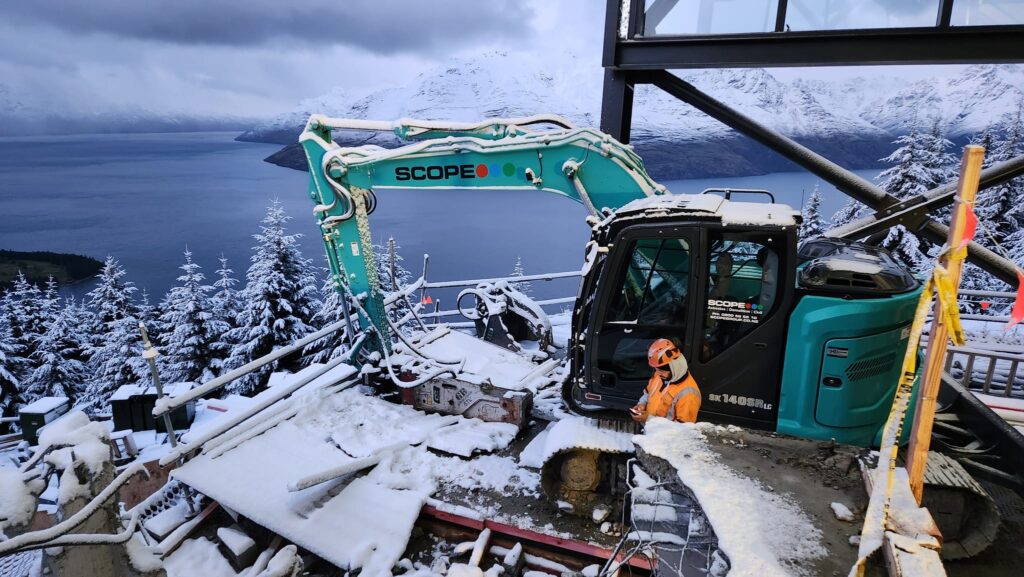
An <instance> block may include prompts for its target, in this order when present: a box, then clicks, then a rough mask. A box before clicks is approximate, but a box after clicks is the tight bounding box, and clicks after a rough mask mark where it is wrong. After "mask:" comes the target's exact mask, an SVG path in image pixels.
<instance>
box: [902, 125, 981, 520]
mask: <svg viewBox="0 0 1024 577" xmlns="http://www.w3.org/2000/svg"><path fill="white" fill-rule="evenodd" d="M984 157H985V149H984V148H983V147H981V146H976V145H969V146H967V147H965V148H964V155H963V159H962V160H961V162H960V181H959V183H958V184H957V198H956V203H955V204H954V205H953V218H952V221H951V222H950V226H949V236H948V237H947V239H946V246H947V247H950V250H947V251H946V252H945V254H943V255H942V256H941V257H940V258H939V263H938V264H939V265H941V266H943V267H945V268H946V269H947V270H948V271H949V276H950V280H951V281H952V285H953V294H952V295H941V294H939V293H938V291H936V296H935V309H934V313H933V317H932V328H931V332H930V333H929V336H928V352H927V353H926V354H925V360H924V366H923V368H922V373H923V375H922V379H923V380H922V382H921V385H920V386H921V389H920V391H919V392H918V395H917V406H916V407H915V409H914V422H913V428H912V429H911V432H910V446H909V447H908V448H907V472H908V473H909V476H910V488H911V490H912V491H913V492H914V497H915V498H916V499H917V503H918V504H920V503H921V491H922V488H923V485H924V471H925V467H926V466H927V464H928V447H929V445H930V444H931V438H932V424H933V422H934V420H935V401H936V397H937V396H938V394H939V384H940V383H941V379H942V369H943V366H944V364H943V363H944V362H945V358H946V347H947V344H948V340H949V326H948V325H947V324H946V323H945V322H944V321H943V315H942V309H941V303H940V298H943V297H945V298H953V299H954V300H955V299H956V293H957V290H958V289H959V287H960V271H961V270H962V268H963V263H964V260H963V251H958V250H956V249H957V244H958V243H959V242H960V237H962V236H963V232H964V227H965V226H966V221H965V219H966V214H965V212H966V210H967V208H968V206H973V205H974V199H975V197H977V195H978V180H979V178H980V175H981V162H982V159H984Z"/></svg>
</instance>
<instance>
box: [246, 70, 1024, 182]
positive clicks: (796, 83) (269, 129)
mask: <svg viewBox="0 0 1024 577" xmlns="http://www.w3.org/2000/svg"><path fill="white" fill-rule="evenodd" d="M680 76H682V77H683V78H684V79H685V80H687V81H689V82H691V83H693V84H694V85H696V86H697V87H698V88H700V89H701V90H703V91H705V92H707V93H709V94H711V95H712V96H715V97H716V98H719V99H721V100H722V101H724V102H727V103H729V104H731V105H732V106H734V107H736V108H737V109H739V110H741V111H742V112H744V113H745V114H747V115H749V116H751V117H753V118H754V119H756V120H758V121H760V122H762V123H765V124H767V125H769V126H772V127H774V128H776V129H778V130H780V131H781V132H783V133H784V134H787V135H789V136H791V137H793V138H795V139H797V140H799V141H801V142H803V143H805V144H807V145H809V146H811V147H812V148H814V149H815V150H817V151H819V152H821V153H823V154H825V155H826V156H828V157H829V158H832V159H833V160H835V161H837V162H839V163H841V164H844V165H846V166H849V167H852V168H868V167H873V166H877V165H878V159H879V158H881V157H883V156H885V155H887V154H888V153H889V152H891V148H892V144H891V143H892V140H893V139H894V138H895V137H896V136H898V135H899V134H903V133H906V132H907V131H908V130H909V129H910V128H911V127H914V126H916V127H918V128H921V129H930V128H931V125H932V123H933V122H934V121H935V119H938V120H939V122H940V124H941V126H943V127H944V129H945V131H946V135H947V137H949V138H951V139H954V140H960V141H962V140H964V139H966V138H968V137H970V136H972V135H974V134H976V133H978V132H980V131H982V130H984V129H985V128H986V127H987V126H989V125H991V124H996V123H998V122H999V120H1000V118H1001V117H1002V116H1003V115H1004V114H1006V113H1009V112H1011V111H1013V110H1016V107H1017V106H1018V103H1019V102H1022V101H1024V90H1022V87H1024V68H1021V67H1015V66H1009V65H1000V66H992V65H984V66H974V67H970V68H967V69H965V70H964V72H963V74H961V75H958V76H950V77H936V78H933V79H928V80H919V81H914V82H912V81H908V80H905V79H902V78H899V77H895V76H872V77H866V78H851V79H847V80H842V81H835V82H829V81H824V80H807V79H794V80H780V79H779V78H778V77H777V76H776V75H774V74H772V73H771V72H769V71H767V70H761V69H728V70H721V69H717V70H703V71H687V72H684V73H681V74H680ZM601 79H602V72H601V68H600V66H599V65H598V64H597V63H596V62H589V61H584V60H582V59H580V58H578V57H573V56H559V57H557V58H554V57H553V58H551V59H550V61H544V60H541V59H539V57H536V56H528V55H523V54H510V53H505V52H492V53H488V54H484V55H481V56H479V57H474V58H460V59H454V60H452V61H450V62H449V63H447V64H446V65H444V66H439V67H436V68H434V69H432V70H429V71H426V72H424V73H422V74H420V75H419V76H417V77H416V78H415V79H413V80H412V81H411V82H409V83H408V84H407V85H405V86H401V87H398V88H387V89H382V90H377V91H375V92H372V93H369V94H363V95H353V94H352V93H351V92H350V91H347V90H344V89H335V90H334V91H332V92H330V93H328V94H325V95H323V96H320V97H317V98H314V99H310V100H307V101H304V102H302V103H300V105H299V106H298V107H296V108H295V109H293V110H292V111H290V112H287V113H285V114H282V115H280V116H278V117H276V118H274V119H272V120H270V121H268V122H266V123H263V124H259V125H257V126H255V127H253V128H252V129H250V130H248V131H246V132H245V133H243V134H242V135H241V136H239V139H240V140H249V141H261V142H275V143H279V144H291V143H294V142H295V139H296V137H297V136H298V134H299V132H300V131H301V129H302V126H303V125H304V124H305V121H306V119H308V117H309V115H310V114H311V113H326V114H330V115H333V116H342V117H350V118H363V119H376V120H394V119H398V118H403V117H407V118H421V119H435V120H453V121H472V120H479V119H482V118H487V117H498V116H505V117H510V116H523V115H529V114H536V113H543V112H553V113H557V114H561V115H563V116H565V117H567V118H569V119H570V120H572V121H574V122H576V123H578V124H580V125H589V126H596V125H597V124H598V121H599V113H600V102H601ZM342 138H344V137H342ZM632 138H633V143H634V144H635V145H636V147H637V149H638V151H639V152H640V153H641V154H642V155H643V156H644V158H645V160H646V161H647V164H648V167H649V168H650V169H651V170H652V172H657V173H658V175H659V176H660V177H661V178H671V177H682V176H705V175H706V176H712V175H722V174H744V173H747V174H750V173H757V172H765V171H774V170H787V169H792V167H793V165H791V164H789V163H788V162H787V161H785V160H783V159H781V158H779V157H778V156H777V155H774V154H772V153H770V152H768V151H767V150H765V149H764V148H763V147H760V146H759V145H757V144H755V143H753V142H751V141H749V140H748V139H746V138H744V137H742V136H740V135H738V134H736V133H735V132H733V131H732V130H731V129H729V128H728V127H726V126H724V125H722V124H721V123H719V122H717V121H715V120H714V119H712V118H710V117H708V116H706V115H704V114H703V113H701V112H699V111H697V110H695V109H693V108H691V107H689V106H688V105H686V104H684V103H682V102H680V101H678V100H676V99H675V98H673V97H672V96H669V95H668V94H666V93H664V92H662V91H660V90H658V89H656V88H653V87H651V86H638V87H637V92H636V100H635V105H634V112H633V133H632ZM365 139H366V135H364V134H361V135H353V138H352V141H353V142H355V141H365ZM388 140H389V137H388V136H386V135H385V136H378V137H377V140H376V141H378V142H379V141H388ZM296 152H297V151H295V150H294V149H293V150H290V151H289V149H287V148H286V149H285V150H284V151H282V152H281V153H279V154H277V155H274V156H272V157H271V158H270V159H269V160H271V161H272V162H276V163H278V164H282V165H285V166H291V167H294V168H303V167H304V160H303V159H302V158H301V155H298V154H296Z"/></svg>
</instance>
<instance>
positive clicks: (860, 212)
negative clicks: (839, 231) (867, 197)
mask: <svg viewBox="0 0 1024 577" xmlns="http://www.w3.org/2000/svg"><path fill="white" fill-rule="evenodd" d="M866 208H867V207H865V206H864V205H863V204H861V203H860V202H858V201H856V200H854V199H852V198H851V199H850V200H848V201H846V204H844V205H843V206H842V208H840V209H839V210H837V211H836V212H835V214H833V215H832V220H831V221H829V228H838V227H840V226H843V225H846V224H849V223H851V222H853V221H854V220H857V219H858V218H860V217H861V216H864V214H865V212H866V211H865V209H866Z"/></svg>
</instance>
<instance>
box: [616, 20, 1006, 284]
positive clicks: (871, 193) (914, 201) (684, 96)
mask: <svg viewBox="0 0 1024 577" xmlns="http://www.w3.org/2000/svg"><path fill="white" fill-rule="evenodd" d="M704 1H705V2H708V1H713V0H704ZM955 1H956V0H938V3H937V14H936V24H935V26H930V27H916V28H876V29H861V30H822V31H810V32H789V31H787V30H786V27H785V22H786V15H787V10H788V7H789V1H788V0H778V5H777V12H776V18H775V27H774V28H775V29H774V31H772V32H763V33H752V34H697V35H676V36H662V35H656V36H645V35H644V34H643V30H644V19H645V18H648V19H652V18H653V19H657V20H660V19H661V18H664V16H665V15H666V14H667V13H668V11H669V10H671V9H672V7H674V6H675V5H676V4H677V3H678V0H655V1H654V2H653V3H652V4H651V5H650V7H649V8H647V9H646V13H645V2H644V1H643V0H607V8H606V13H605V38H604V52H603V65H604V68H605V73H604V89H603V95H602V106H601V129H602V130H603V131H604V132H607V133H608V134H611V135H612V136H613V137H615V138H616V139H618V140H619V141H621V142H623V143H628V142H629V136H630V129H631V126H632V115H633V93H634V87H635V86H636V85H637V84H653V85H655V86H657V87H658V88H660V89H662V90H664V91H665V92H668V93H669V94H671V95H673V96H675V97H676V98H678V99H680V100H682V101H684V102H686V103H688V104H690V105H691V106H694V107H695V108H697V109H698V110H701V111H702V112H704V113H706V114H708V115H709V116H711V117H713V118H715V119H716V120H718V121H720V122H722V123H723V124H725V125H727V126H729V127H730V128H732V129H734V130H736V131H737V132H739V133H741V134H744V135H746V136H748V137H750V138H752V139H754V140H756V141H758V142H760V143H761V144H763V145H765V146H767V147H768V148H769V149H771V150H773V151H774V152H776V153H778V154H780V155H781V156H783V157H785V158H787V159H789V160H791V161H793V162H794V163H796V164H797V165H799V166H801V167H803V168H804V169H806V170H808V171H810V172H812V173H814V174H815V175H817V176H819V177H820V178H822V179H823V180H825V181H827V182H829V183H830V184H832V185H833V186H835V187H836V188H838V189H839V190H840V191H842V192H843V193H845V194H847V195H849V196H850V197H852V198H855V199H856V200H858V201H860V202H862V203H864V204H866V205H867V206H868V207H870V208H871V209H873V210H874V211H875V214H874V215H872V216H869V217H867V218H866V219H862V221H859V222H858V223H853V224H859V225H860V226H852V225H851V226H850V227H844V229H843V230H842V231H841V236H844V237H846V238H863V237H864V236H867V235H869V234H871V233H877V232H878V231H879V230H883V229H885V228H888V227H889V226H893V225H895V224H904V225H906V226H909V227H911V228H912V229H913V230H915V232H917V233H918V234H920V235H922V236H924V237H925V238H927V239H929V240H931V241H932V242H936V243H940V244H941V243H942V242H944V241H945V238H946V234H947V230H948V229H947V227H946V226H945V225H943V224H941V223H938V222H935V221H933V220H931V219H930V218H928V215H927V213H928V212H930V211H934V210H936V209H938V208H941V207H942V206H945V205H947V204H949V203H950V202H952V200H953V194H951V192H950V191H951V190H952V187H950V186H948V185H947V186H942V187H939V188H937V189H936V190H933V191H929V192H928V193H925V194H923V195H920V196H919V197H914V198H911V199H907V200H903V201H900V200H899V199H897V198H895V197H893V196H892V195H890V194H888V193H886V192H885V191H884V190H881V189H880V188H878V187H877V186H875V185H873V184H871V183H870V182H868V181H866V180H864V179H863V178H860V177H858V176H857V175H856V174H853V173H852V172H850V171H848V170H846V169H844V168H842V167H840V166H838V165H837V164H835V163H833V162H831V161H829V160H828V159H826V158H824V157H823V156H821V155H819V154H817V153H815V152H814V151H812V150H810V149H808V148H806V147H804V146H803V145H801V144H799V143H797V142H795V141H793V140H792V139H790V138H788V137H786V136H784V135H782V134H780V133H778V132H776V131H775V130H773V129H771V128H768V127H767V126H764V125H762V124H759V123H758V122H756V121H754V120H753V119H751V118H749V117H747V116H746V115H744V114H742V113H740V112H738V111H736V110H735V109H732V108H730V107H729V106H728V105H726V104H724V103H722V102H721V101H718V100H716V99H714V98H712V97H711V96H709V95H708V94H706V93H704V92H701V91H700V90H699V89H698V88H697V87H695V86H693V85H692V84H690V83H688V82H686V81H684V80H682V79H680V78H679V77H678V76H676V75H674V74H672V73H671V72H669V70H672V69H683V68H728V67H734V68H735V67H780V66H788V67H809V66H840V65H881V64H886V65H891V64H966V63H992V62H1024V24H1020V25H1018V24H1013V25H1004V26H952V25H951V16H952V13H953V4H954V2H955ZM1022 174H1024V158H1018V159H1014V160H1013V161H1010V162H1006V163H1002V164H1000V165H998V166H995V167H992V168H989V169H988V170H986V172H985V174H984V175H983V177H984V178H983V180H982V186H981V188H987V187H991V186H995V185H996V184H999V183H1001V182H1005V181H1006V180H1008V179H1010V178H1013V177H1016V176H1019V175H1022ZM867 221H870V222H867ZM969 255H970V256H969V258H970V260H971V262H973V263H975V264H977V265H978V266H980V267H981V268H983V269H985V270H986V271H988V272H989V273H991V274H993V275H995V276H996V277H997V278H1000V279H1002V280H1003V281H1005V282H1007V283H1010V284H1011V285H1013V286H1016V284H1017V274H1016V266H1015V265H1014V263H1012V262H1010V261H1009V260H1007V259H1004V258H1002V257H1000V256H999V255H997V254H995V253H993V252H992V251H990V250H988V249H986V248H984V247H982V246H980V245H978V244H977V243H971V245H970V247H969Z"/></svg>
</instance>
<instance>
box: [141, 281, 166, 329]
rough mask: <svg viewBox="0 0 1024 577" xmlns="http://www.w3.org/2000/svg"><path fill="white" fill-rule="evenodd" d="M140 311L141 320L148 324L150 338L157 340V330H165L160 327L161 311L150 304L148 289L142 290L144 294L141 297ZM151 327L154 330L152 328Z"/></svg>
mask: <svg viewBox="0 0 1024 577" xmlns="http://www.w3.org/2000/svg"><path fill="white" fill-rule="evenodd" d="M138 311H139V314H138V317H139V320H140V321H142V322H143V323H145V324H146V332H147V333H149V336H150V338H155V337H156V336H157V334H158V330H157V328H159V329H163V327H162V326H160V327H158V325H159V324H160V322H159V319H160V309H159V308H158V307H156V306H154V305H153V304H151V303H150V301H149V291H147V290H146V289H142V294H141V295H139V304H138ZM151 326H152V327H153V328H150V327H151Z"/></svg>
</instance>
